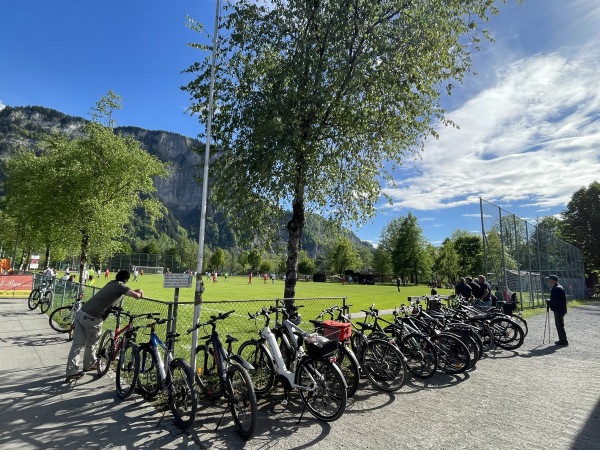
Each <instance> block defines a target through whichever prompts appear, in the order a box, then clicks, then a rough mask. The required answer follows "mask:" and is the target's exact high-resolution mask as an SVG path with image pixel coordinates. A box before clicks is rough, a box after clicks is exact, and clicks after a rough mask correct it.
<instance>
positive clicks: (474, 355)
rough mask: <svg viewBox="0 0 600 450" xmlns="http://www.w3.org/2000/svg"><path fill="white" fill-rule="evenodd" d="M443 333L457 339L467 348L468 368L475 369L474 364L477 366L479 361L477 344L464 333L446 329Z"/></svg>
mask: <svg viewBox="0 0 600 450" xmlns="http://www.w3.org/2000/svg"><path fill="white" fill-rule="evenodd" d="M444 333H447V334H451V335H452V336H454V337H455V338H457V339H459V340H460V341H461V342H462V343H463V344H465V347H467V350H468V351H469V357H470V361H469V367H468V368H469V369H472V368H473V367H475V364H477V361H479V349H478V347H477V344H476V343H475V340H474V339H473V338H472V337H471V336H469V335H468V334H466V333H465V332H461V331H457V330H452V329H448V330H446V331H444Z"/></svg>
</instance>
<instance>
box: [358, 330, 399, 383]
mask: <svg viewBox="0 0 600 450" xmlns="http://www.w3.org/2000/svg"><path fill="white" fill-rule="evenodd" d="M404 359H405V357H404V355H403V354H402V352H400V350H398V348H397V347H396V346H395V345H394V344H392V343H391V342H389V341H387V340H385V339H368V340H367V346H366V348H365V351H364V353H363V355H362V360H361V367H362V368H363V371H364V373H365V374H366V375H367V378H368V379H369V381H370V382H371V384H372V385H373V386H375V387H376V388H377V389H380V390H382V391H385V392H394V391H397V390H398V389H400V388H401V387H402V386H403V385H404V381H405V380H406V363H405V362H404Z"/></svg>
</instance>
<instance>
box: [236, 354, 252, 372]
mask: <svg viewBox="0 0 600 450" xmlns="http://www.w3.org/2000/svg"><path fill="white" fill-rule="evenodd" d="M231 360H232V361H233V362H235V363H237V364H239V365H240V366H242V367H243V368H244V369H246V370H254V366H253V365H252V364H250V363H249V362H248V361H246V360H245V359H244V358H242V357H241V356H240V355H231Z"/></svg>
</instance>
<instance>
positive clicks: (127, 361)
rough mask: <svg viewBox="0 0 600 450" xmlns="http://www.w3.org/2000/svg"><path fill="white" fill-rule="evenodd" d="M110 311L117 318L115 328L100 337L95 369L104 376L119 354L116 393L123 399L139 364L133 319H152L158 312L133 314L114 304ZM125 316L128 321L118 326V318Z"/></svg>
mask: <svg viewBox="0 0 600 450" xmlns="http://www.w3.org/2000/svg"><path fill="white" fill-rule="evenodd" d="M111 313H112V314H114V315H115V317H116V318H117V323H116V324H115V329H114V331H113V330H106V331H105V332H104V334H103V335H102V338H101V339H100V345H99V347H98V350H97V351H96V357H97V359H96V370H97V372H98V375H99V376H101V377H102V376H104V375H105V374H106V372H108V369H109V368H110V366H111V364H112V362H113V360H114V359H115V357H116V356H117V355H119V359H118V363H117V370H116V389H117V395H118V396H119V397H121V398H123V399H125V398H127V397H129V396H130V395H131V393H132V392H133V389H134V387H135V385H136V381H137V366H138V365H139V349H138V346H137V344H136V342H135V329H134V326H133V321H134V320H135V319H137V318H140V317H146V318H147V319H152V318H153V317H154V316H158V315H159V314H158V313H144V314H138V315H133V314H130V313H129V312H125V311H123V308H120V307H118V306H115V307H113V308H112V310H111ZM122 315H123V316H126V317H127V318H128V319H129V321H128V323H127V325H125V326H124V327H123V328H119V319H120V317H121V316H122Z"/></svg>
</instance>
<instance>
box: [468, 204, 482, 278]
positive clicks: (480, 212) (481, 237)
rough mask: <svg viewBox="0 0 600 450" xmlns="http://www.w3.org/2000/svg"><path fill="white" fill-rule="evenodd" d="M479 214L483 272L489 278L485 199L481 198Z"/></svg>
mask: <svg viewBox="0 0 600 450" xmlns="http://www.w3.org/2000/svg"><path fill="white" fill-rule="evenodd" d="M479 212H480V214H481V241H482V243H483V271H484V273H485V276H486V277H487V272H488V265H487V251H486V247H485V242H486V239H485V226H484V224H483V199H482V198H481V197H479ZM463 275H464V274H463ZM473 275H475V274H473ZM475 276H476V275H475Z"/></svg>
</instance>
